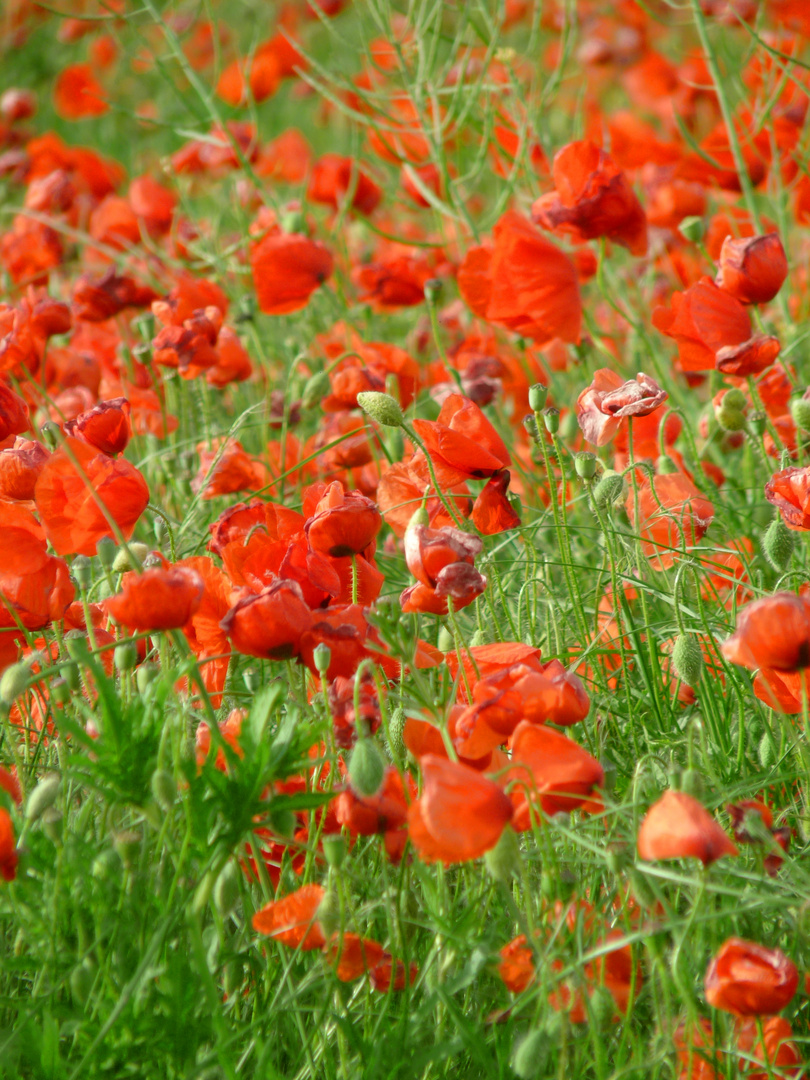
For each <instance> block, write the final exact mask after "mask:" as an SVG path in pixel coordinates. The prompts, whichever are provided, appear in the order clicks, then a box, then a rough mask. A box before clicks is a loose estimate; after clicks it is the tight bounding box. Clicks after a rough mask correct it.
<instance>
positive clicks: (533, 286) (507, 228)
mask: <svg viewBox="0 0 810 1080" xmlns="http://www.w3.org/2000/svg"><path fill="white" fill-rule="evenodd" d="M493 237H494V241H495V243H494V246H490V245H484V246H481V247H472V248H470V249H469V251H468V252H467V254H466V256H465V258H464V262H463V263H462V264H461V266H460V267H459V271H458V287H459V290H460V292H461V295H462V297H463V298H464V301H465V302H466V304H467V305H468V307H470V308H471V310H472V311H473V312H474V313H475V314H476V315H479V316H480V317H481V318H483V319H486V320H487V321H489V322H492V323H495V324H496V325H498V326H504V327H505V328H506V329H507V330H512V331H514V332H515V333H518V334H521V335H522V336H523V337H528V338H531V339H532V340H533V341H536V342H537V343H538V344H539V345H544V344H548V342H550V341H552V340H553V339H554V338H561V339H562V340H563V341H567V342H578V341H579V336H580V327H581V322H582V302H581V300H580V295H579V283H578V281H577V270H576V267H575V265H574V263H573V262H572V261H571V260H570V259H569V258H568V256H567V255H566V254H565V253H564V252H562V251H560V249H559V248H557V247H555V246H554V244H552V243H551V242H550V241H549V240H546V238H545V237H544V236H542V235H541V234H540V233H539V232H537V230H536V229H534V228H533V227H532V225H531V224H530V223H529V222H528V221H527V220H526V218H524V217H522V216H521V215H520V214H518V213H517V212H516V211H514V210H509V211H507V213H505V214H504V215H503V217H501V219H500V220H499V221H498V223H497V225H496V226H495V228H494V229H493Z"/></svg>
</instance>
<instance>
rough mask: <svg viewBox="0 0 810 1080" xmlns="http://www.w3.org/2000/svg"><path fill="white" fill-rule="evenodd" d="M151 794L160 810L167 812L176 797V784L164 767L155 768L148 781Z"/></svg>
mask: <svg viewBox="0 0 810 1080" xmlns="http://www.w3.org/2000/svg"><path fill="white" fill-rule="evenodd" d="M150 787H151V788H152V795H153V797H154V800H155V802H156V803H157V804H158V806H159V807H160V809H161V810H163V811H164V812H165V813H167V814H168V812H169V811H170V810H171V808H172V807H173V806H174V800H175V799H176V798H177V784H176V783H175V780H174V777H173V776H172V774H171V773H170V772H167V771H166V769H155V771H154V772H153V773H152V779H151V781H150Z"/></svg>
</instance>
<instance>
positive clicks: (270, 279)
mask: <svg viewBox="0 0 810 1080" xmlns="http://www.w3.org/2000/svg"><path fill="white" fill-rule="evenodd" d="M332 266H333V260H332V256H331V254H330V253H329V251H328V250H327V249H326V248H325V247H324V246H323V244H320V243H318V242H317V241H315V240H310V239H309V238H308V237H306V236H302V235H301V234H299V233H289V234H288V233H282V232H281V231H280V230H278V229H276V231H275V232H270V233H268V235H267V236H265V237H264V239H262V240H259V241H257V242H256V243H254V244H253V245H252V246H251V249H250V268H251V270H252V272H253V286H254V288H255V289H256V296H257V298H258V301H259V308H260V309H261V310H262V311H263V312H264V313H265V314H266V315H288V314H289V313H290V312H292V311H299V310H300V309H301V308H303V307H306V305H307V304H308V303H309V298H310V296H311V295H312V293H313V292H314V291H315V290H316V289H317V288H318V287H319V286H320V285H322V284H323V283H324V281H326V279H327V278H328V277H329V276H330V275H331V273H332Z"/></svg>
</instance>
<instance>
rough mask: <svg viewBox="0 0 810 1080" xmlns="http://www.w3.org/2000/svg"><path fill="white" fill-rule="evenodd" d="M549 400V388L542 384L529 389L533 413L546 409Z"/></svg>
mask: <svg viewBox="0 0 810 1080" xmlns="http://www.w3.org/2000/svg"><path fill="white" fill-rule="evenodd" d="M547 400H548V387H547V386H543V384H542V383H539V382H537V383H535V384H534V385H533V386H530V387H529V408H530V409H531V410H532V412H535V413H539V412H542V411H543V409H545V407H546V401H547Z"/></svg>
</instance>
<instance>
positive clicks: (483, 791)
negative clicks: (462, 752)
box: [408, 754, 512, 865]
mask: <svg viewBox="0 0 810 1080" xmlns="http://www.w3.org/2000/svg"><path fill="white" fill-rule="evenodd" d="M419 766H420V768H421V770H422V778H423V786H422V795H421V796H420V798H418V799H417V800H416V801H415V802H413V803H411V806H410V808H409V810H408V832H409V835H410V839H411V843H412V844H413V846H414V847H415V848H416V850H417V852H418V854H419V856H420V858H422V859H424V860H425V861H426V862H436V861H440V862H443V863H445V865H449V864H451V863H457V862H467V861H469V860H470V859H478V858H480V856H482V855H483V854H485V852H487V851H489V850H490V848H493V847H495V845H496V844H497V843H498V841H499V840H500V838H501V833H502V832H503V830H504V828H505V827H506V825H508V824H509V822H510V821H511V820H512V803H511V802H510V800H509V798H508V797H507V796H506V795H505V794H504V793H503V791H502V790H501V788H500V787H499V786H498V785H497V784H496V783H494V782H493V781H492V780H488V779H487V778H486V777H485V776H482V775H481V773H479V772H476V770H475V769H471V768H469V766H467V765H462V764H461V763H460V762H457V761H450V760H449V758H441V757H437V756H436V755H434V754H427V755H425V756H424V757H422V758H420V760H419Z"/></svg>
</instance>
